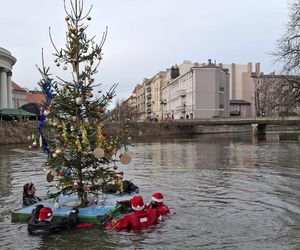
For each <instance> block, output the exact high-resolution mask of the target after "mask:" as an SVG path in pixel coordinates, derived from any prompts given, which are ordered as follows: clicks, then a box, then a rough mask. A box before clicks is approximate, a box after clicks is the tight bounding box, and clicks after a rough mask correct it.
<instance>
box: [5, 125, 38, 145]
mask: <svg viewBox="0 0 300 250" xmlns="http://www.w3.org/2000/svg"><path fill="white" fill-rule="evenodd" d="M36 127H37V123H36V122H34V123H33V122H18V123H15V122H2V124H1V125H0V145H7V144H23V143H28V139H27V137H28V136H31V135H32V133H34V132H36Z"/></svg>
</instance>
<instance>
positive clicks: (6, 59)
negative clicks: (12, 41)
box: [0, 48, 17, 109]
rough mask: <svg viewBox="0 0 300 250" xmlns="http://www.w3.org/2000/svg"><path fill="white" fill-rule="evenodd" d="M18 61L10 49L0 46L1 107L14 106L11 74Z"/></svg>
mask: <svg viewBox="0 0 300 250" xmlns="http://www.w3.org/2000/svg"><path fill="white" fill-rule="evenodd" d="M16 61H17V60H16V58H14V57H13V56H12V55H11V53H10V52H9V51H8V50H6V49H3V48H0V109H3V108H13V104H12V83H11V76H12V66H13V65H14V64H15V63H16Z"/></svg>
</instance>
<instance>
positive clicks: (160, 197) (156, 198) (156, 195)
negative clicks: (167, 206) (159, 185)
mask: <svg viewBox="0 0 300 250" xmlns="http://www.w3.org/2000/svg"><path fill="white" fill-rule="evenodd" d="M151 200H152V201H156V202H163V200H164V196H163V195H162V193H154V194H153V195H152V197H151Z"/></svg>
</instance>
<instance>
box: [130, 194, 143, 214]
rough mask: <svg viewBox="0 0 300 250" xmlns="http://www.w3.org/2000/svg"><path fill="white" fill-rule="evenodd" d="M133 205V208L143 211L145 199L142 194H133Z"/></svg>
mask: <svg viewBox="0 0 300 250" xmlns="http://www.w3.org/2000/svg"><path fill="white" fill-rule="evenodd" d="M131 207H132V209H133V210H136V211H141V210H143V209H144V207H145V205H144V200H143V197H142V196H133V198H132V200H131Z"/></svg>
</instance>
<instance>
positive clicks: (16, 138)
mask: <svg viewBox="0 0 300 250" xmlns="http://www.w3.org/2000/svg"><path fill="white" fill-rule="evenodd" d="M106 126H107V131H108V133H114V132H116V131H117V130H118V129H119V128H120V127H121V124H119V123H109V124H107V125H106ZM130 127H131V129H130V130H132V131H133V132H134V135H133V139H134V141H148V140H150V139H157V138H173V137H174V136H181V135H195V134H221V133H251V132H252V129H253V128H252V126H251V125H245V124H243V125H242V124H241V125H230V124H229V125H224V124H216V125H211V124H210V125H199V124H193V123H192V122H191V123H188V122H175V121H170V122H162V123H160V122H138V123H133V124H131V125H130ZM36 128H37V122H27V123H21V122H20V123H5V124H2V125H0V144H13V143H28V140H27V137H28V136H30V135H31V134H32V133H36V132H37V130H36ZM273 131H281V132H289V131H298V132H300V125H268V126H267V128H266V132H273Z"/></svg>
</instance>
